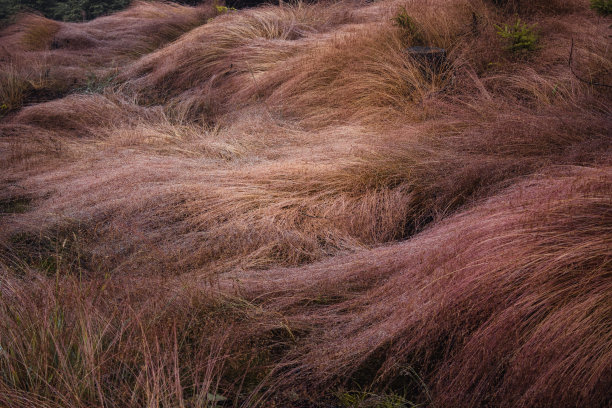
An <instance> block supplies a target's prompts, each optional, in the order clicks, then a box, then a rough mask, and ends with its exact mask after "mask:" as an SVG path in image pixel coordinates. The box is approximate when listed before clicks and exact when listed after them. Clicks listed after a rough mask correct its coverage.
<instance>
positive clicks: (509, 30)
mask: <svg viewBox="0 0 612 408" xmlns="http://www.w3.org/2000/svg"><path fill="white" fill-rule="evenodd" d="M495 28H496V29H497V35H499V36H500V37H501V38H503V39H505V40H506V41H508V46H507V47H506V49H507V50H509V51H512V52H521V51H533V50H535V49H536V46H537V42H538V34H537V33H536V32H535V30H534V28H535V25H532V26H528V25H527V24H525V23H523V22H522V21H521V19H520V18H519V19H517V20H516V23H514V25H508V24H504V25H503V27H502V26H499V25H496V26H495Z"/></svg>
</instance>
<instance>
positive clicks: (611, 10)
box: [591, 0, 612, 16]
mask: <svg viewBox="0 0 612 408" xmlns="http://www.w3.org/2000/svg"><path fill="white" fill-rule="evenodd" d="M591 8H592V9H593V10H595V11H596V12H598V13H599V14H601V15H603V16H607V15H610V14H612V0H591Z"/></svg>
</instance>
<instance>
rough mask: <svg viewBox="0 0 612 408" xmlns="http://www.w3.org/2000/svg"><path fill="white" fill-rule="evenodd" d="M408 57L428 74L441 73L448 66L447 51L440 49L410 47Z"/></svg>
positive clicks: (407, 50)
mask: <svg viewBox="0 0 612 408" xmlns="http://www.w3.org/2000/svg"><path fill="white" fill-rule="evenodd" d="M406 52H408V55H410V57H411V58H413V59H414V60H415V61H416V62H418V63H419V65H421V67H422V68H423V69H424V70H426V71H428V72H441V71H442V70H443V69H444V66H445V64H446V50H445V49H444V48H438V47H420V46H419V47H408V48H407V49H406Z"/></svg>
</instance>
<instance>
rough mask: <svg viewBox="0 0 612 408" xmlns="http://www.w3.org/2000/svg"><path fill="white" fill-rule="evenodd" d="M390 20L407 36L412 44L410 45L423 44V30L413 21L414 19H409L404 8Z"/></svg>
mask: <svg viewBox="0 0 612 408" xmlns="http://www.w3.org/2000/svg"><path fill="white" fill-rule="evenodd" d="M392 20H393V23H394V24H395V25H396V26H397V27H399V28H400V29H401V30H402V31H403V32H404V33H405V34H407V36H408V37H409V38H410V40H411V42H412V45H424V44H425V38H424V35H423V30H422V29H421V28H420V27H419V25H418V24H417V23H416V22H415V21H414V19H413V18H412V17H410V15H409V14H408V11H406V8H404V7H402V8H401V9H400V10H399V11H398V13H397V14H396V15H395V17H393V19H392Z"/></svg>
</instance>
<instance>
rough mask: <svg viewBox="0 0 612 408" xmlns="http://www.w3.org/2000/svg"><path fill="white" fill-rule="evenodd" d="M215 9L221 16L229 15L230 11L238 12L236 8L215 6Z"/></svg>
mask: <svg viewBox="0 0 612 408" xmlns="http://www.w3.org/2000/svg"><path fill="white" fill-rule="evenodd" d="M215 9H216V10H217V13H219V14H224V13H228V12H230V11H236V9H235V8H234V7H227V6H215Z"/></svg>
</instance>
